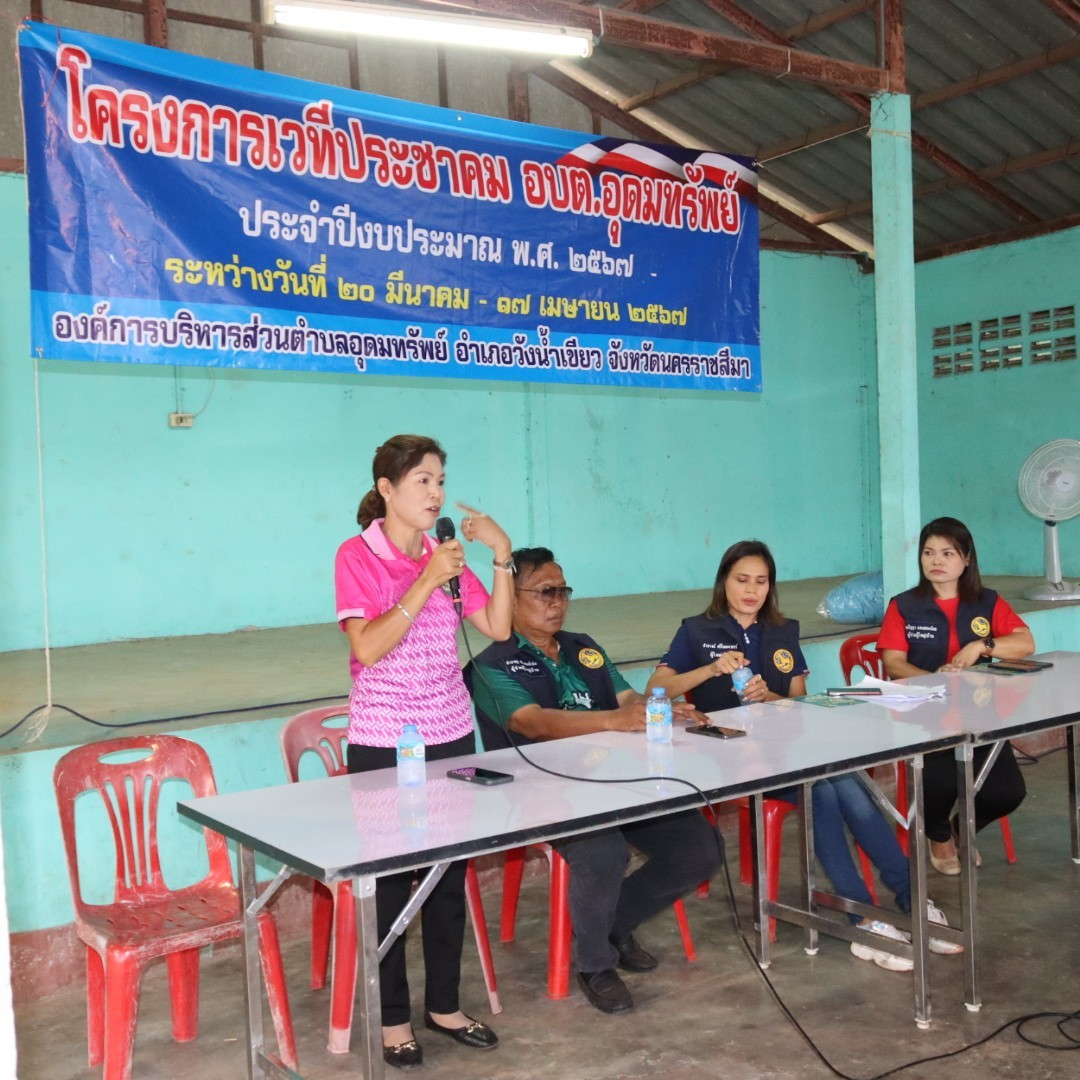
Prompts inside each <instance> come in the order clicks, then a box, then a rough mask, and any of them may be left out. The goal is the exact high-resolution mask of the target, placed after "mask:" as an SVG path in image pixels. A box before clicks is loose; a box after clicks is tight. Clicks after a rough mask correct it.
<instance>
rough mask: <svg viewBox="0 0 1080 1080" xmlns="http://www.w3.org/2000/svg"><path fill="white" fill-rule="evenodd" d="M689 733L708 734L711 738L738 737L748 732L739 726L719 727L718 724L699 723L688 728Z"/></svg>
mask: <svg viewBox="0 0 1080 1080" xmlns="http://www.w3.org/2000/svg"><path fill="white" fill-rule="evenodd" d="M686 733H687V734H688V735H706V736H708V737H709V738H710V739H737V738H739V736H740V735H745V734H746V732H745V731H742V730H740V729H739V728H733V727H719V726H718V725H716V724H697V725H695V726H694V727H688V728H687V729H686Z"/></svg>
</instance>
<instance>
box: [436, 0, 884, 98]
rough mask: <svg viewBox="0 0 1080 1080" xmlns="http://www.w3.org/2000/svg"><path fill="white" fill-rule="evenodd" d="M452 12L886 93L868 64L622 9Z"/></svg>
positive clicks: (559, 3)
mask: <svg viewBox="0 0 1080 1080" xmlns="http://www.w3.org/2000/svg"><path fill="white" fill-rule="evenodd" d="M416 2H417V3H419V4H420V6H423V7H431V6H437V7H445V6H447V5H445V4H443V3H441V2H440V0H416ZM712 2H716V0H712ZM450 6H452V7H454V8H456V9H465V10H468V11H476V12H483V13H484V14H486V15H495V16H500V15H502V16H513V17H515V18H518V19H525V20H530V21H532V22H547V23H552V22H553V23H558V24H561V25H563V26H573V27H576V28H578V29H581V30H588V31H589V32H590V33H592V34H593V35H594V36H595V37H596V38H597V39H599V40H601V41H602V42H603V43H604V44H606V45H609V46H614V47H618V48H624V49H639V50H641V51H643V52H653V53H658V54H661V55H665V56H683V57H689V58H691V59H697V60H713V61H721V62H723V63H726V64H730V65H731V66H732V67H738V68H742V69H743V70H745V71H754V72H757V73H758V74H760V75H771V76H773V77H774V78H788V79H792V80H794V81H796V82H805V83H810V84H812V85H817V86H824V87H827V88H829V89H831V90H834V91H841V92H845V93H850V94H852V95H855V96H858V95H863V96H865V97H869V96H870V95H871V94H875V93H877V92H878V91H879V90H884V89H886V86H885V82H886V76H885V73H884V72H883V71H882V70H881V69H880V68H877V67H873V66H871V65H868V64H857V63H853V62H851V61H848V60H834V59H832V58H831V57H826V56H821V55H819V54H817V53H809V52H803V51H802V50H801V49H795V48H792V47H791V45H790V43H787V44H784V45H779V44H773V43H772V42H763V41H749V40H747V39H745V38H736V37H730V36H728V35H726V34H717V33H713V32H711V31H708V30H702V29H699V28H697V27H693V26H688V25H686V24H685V23H672V22H663V21H661V20H659V19H651V18H649V17H647V16H645V15H637V14H634V13H632V12H626V11H621V10H619V9H618V8H604V7H593V6H588V7H584V6H582V5H580V4H575V3H570V2H568V0H453V2H452V4H451V5H450Z"/></svg>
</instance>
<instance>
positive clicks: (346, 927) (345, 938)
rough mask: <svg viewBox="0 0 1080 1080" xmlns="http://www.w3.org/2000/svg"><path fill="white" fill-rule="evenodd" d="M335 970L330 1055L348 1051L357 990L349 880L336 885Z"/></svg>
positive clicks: (331, 1002)
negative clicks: (354, 998)
mask: <svg viewBox="0 0 1080 1080" xmlns="http://www.w3.org/2000/svg"><path fill="white" fill-rule="evenodd" d="M335 890H336V891H335V893H334V970H333V972H332V974H331V976H330V1040H329V1043H328V1044H327V1049H328V1050H329V1051H330V1053H331V1054H347V1053H348V1052H349V1036H350V1035H351V1033H352V1021H353V997H354V995H355V992H356V903H355V901H354V900H353V889H352V882H351V881H343V882H341V883H340V884H338V885H337V886H335Z"/></svg>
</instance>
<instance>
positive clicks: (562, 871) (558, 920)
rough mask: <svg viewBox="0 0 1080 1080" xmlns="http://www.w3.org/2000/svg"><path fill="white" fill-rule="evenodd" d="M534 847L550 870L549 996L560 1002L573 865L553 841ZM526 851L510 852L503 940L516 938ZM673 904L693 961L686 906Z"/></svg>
mask: <svg viewBox="0 0 1080 1080" xmlns="http://www.w3.org/2000/svg"><path fill="white" fill-rule="evenodd" d="M530 846H533V847H537V848H539V849H540V850H541V851H542V852H543V853H544V856H545V857H546V858H547V861H548V867H549V870H550V885H549V893H548V910H549V914H550V930H549V932H548V986H547V996H548V997H549V998H551V999H552V1000H554V1001H558V1000H560V999H561V998H564V997H566V996H567V995H568V994H569V992H570V943H571V938H572V936H573V930H574V927H573V924H572V922H571V919H570V866H569V864H568V863H567V861H566V860H565V859H564V858H563V857H562V856H561V855H560V854H559V853H558V852H557V851H556V850H555V849H554V848H553V847H552V846H551V845H550V844H535V845H530ZM525 851H526V849H525V848H523V847H520V848H511V849H510V850H508V851H507V852H506V861H505V864H504V867H503V896H502V917H501V919H500V920H499V940H500V941H502V942H508V941H513V940H514V929H515V925H516V923H517V906H518V897H519V895H520V894H521V878H522V874H523V872H524V869H525ZM672 907H673V909H674V911H675V919H676V921H677V922H678V924H679V933H680V935H681V936H682V943H683V951H684V952H685V953H686V959H687V960H688V961H689V962H690V963H693V962H694V961H695V960H697V951H696V950H695V949H694V939H693V937H692V936H691V934H690V922H689V920H688V919H687V917H686V907H685V905H684V904H683V902H682V901H681V900H676V901H675V903H674V904H673V905H672Z"/></svg>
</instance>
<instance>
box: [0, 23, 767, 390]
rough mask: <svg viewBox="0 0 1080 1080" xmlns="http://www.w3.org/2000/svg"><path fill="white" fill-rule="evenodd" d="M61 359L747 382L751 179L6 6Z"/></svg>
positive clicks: (708, 161)
mask: <svg viewBox="0 0 1080 1080" xmlns="http://www.w3.org/2000/svg"><path fill="white" fill-rule="evenodd" d="M19 58H20V65H21V74H22V100H23V114H24V123H25V132H26V158H27V176H28V188H29V198H30V215H29V218H30V276H31V336H32V349H33V352H34V354H35V355H37V356H40V357H47V358H51V359H60V360H98V361H113V362H123V363H151V364H198V365H206V366H228V367H247V368H265V369H288V370H293V371H329V372H353V373H361V374H369V375H423V376H429V377H448V378H471V379H504V380H507V379H509V380H519V381H520V380H524V381H530V382H550V383H577V384H601V385H619V386H637V387H667V388H686V389H708V390H747V391H759V390H760V389H761V355H760V352H761V350H760V337H759V316H758V211H757V205H756V189H757V177H756V174H755V172H754V169H753V167H752V164H751V163H750V162H749V161H748V160H746V159H744V158H738V157H733V156H731V155H728V154H723V153H719V152H711V151H701V150H688V149H684V148H680V147H672V146H659V145H650V144H646V143H638V142H629V141H627V140H624V139H617V138H591V137H587V136H583V135H581V134H580V133H575V132H571V131H561V130H557V129H553V128H545V127H540V126H538V125H534V124H521V123H515V122H512V121H507V120H500V119H495V118H491V117H484V116H477V115H472V114H468V113H459V112H456V111H452V110H447V109H440V108H435V107H433V106H428V105H417V104H413V103H409V102H404V101H398V100H392V99H389V98H382V97H377V96H375V95H372V94H366V93H360V92H358V91H354V90H346V89H341V88H338V87H332V86H324V85H322V84H319V83H312V82H306V81H303V80H300V79H294V78H288V77H285V76H281V75H273V74H268V73H266V72H262V71H255V70H250V69H247V68H243V67H238V66H235V65H232V64H225V63H221V62H219V61H215V60H207V59H202V58H199V57H194V56H189V55H186V54H183V53H178V52H171V51H167V50H163V49H155V48H150V47H148V46H144V45H137V44H132V43H130V42H123V41H117V40H114V39H111V38H106V37H100V36H97V35H94V34H85V33H80V32H77V31H74V30H67V29H61V28H58V27H55V26H44V25H40V24H36V23H31V22H26V23H23V24H22V26H21V28H20V30H19Z"/></svg>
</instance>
